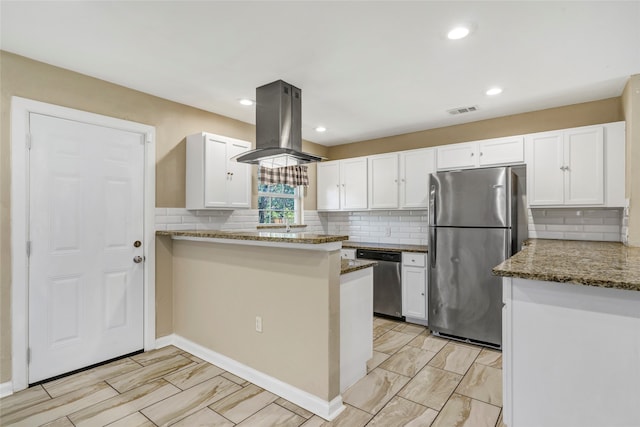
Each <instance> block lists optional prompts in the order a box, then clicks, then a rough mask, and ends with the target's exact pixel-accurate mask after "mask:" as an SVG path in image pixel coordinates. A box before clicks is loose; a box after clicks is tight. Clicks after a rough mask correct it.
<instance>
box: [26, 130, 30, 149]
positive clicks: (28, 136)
mask: <svg viewBox="0 0 640 427" xmlns="http://www.w3.org/2000/svg"><path fill="white" fill-rule="evenodd" d="M27 150H31V134H30V133H28V134H27Z"/></svg>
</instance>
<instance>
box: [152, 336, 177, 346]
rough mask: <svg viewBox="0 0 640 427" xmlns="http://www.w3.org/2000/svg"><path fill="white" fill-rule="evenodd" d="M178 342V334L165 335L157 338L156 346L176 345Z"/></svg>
mask: <svg viewBox="0 0 640 427" xmlns="http://www.w3.org/2000/svg"><path fill="white" fill-rule="evenodd" d="M175 342H176V335H175V334H171V335H165V336H164V337H160V338H156V348H162V347H166V346H168V345H174V344H175Z"/></svg>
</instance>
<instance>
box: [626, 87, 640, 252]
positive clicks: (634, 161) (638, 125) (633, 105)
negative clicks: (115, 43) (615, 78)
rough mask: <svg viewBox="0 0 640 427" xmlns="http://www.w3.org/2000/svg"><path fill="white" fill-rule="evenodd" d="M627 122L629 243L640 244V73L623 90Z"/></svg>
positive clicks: (632, 244) (631, 244)
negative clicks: (629, 201) (629, 202)
mask: <svg viewBox="0 0 640 427" xmlns="http://www.w3.org/2000/svg"><path fill="white" fill-rule="evenodd" d="M622 108H623V110H624V117H625V120H626V122H627V140H626V150H627V153H626V158H627V162H626V194H627V198H629V199H630V200H631V206H630V210H629V245H630V246H640V74H636V75H634V76H631V78H630V79H629V81H628V82H627V85H626V86H625V88H624V92H622Z"/></svg>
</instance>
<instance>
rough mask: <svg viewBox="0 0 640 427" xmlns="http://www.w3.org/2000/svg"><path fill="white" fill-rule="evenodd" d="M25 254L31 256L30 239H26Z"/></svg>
mask: <svg viewBox="0 0 640 427" xmlns="http://www.w3.org/2000/svg"><path fill="white" fill-rule="evenodd" d="M27 256H31V240H28V241H27Z"/></svg>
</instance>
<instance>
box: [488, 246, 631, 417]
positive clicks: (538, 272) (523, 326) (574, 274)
mask: <svg viewBox="0 0 640 427" xmlns="http://www.w3.org/2000/svg"><path fill="white" fill-rule="evenodd" d="M493 271H494V274H497V275H499V276H503V277H504V278H503V299H504V303H505V305H504V308H503V363H504V366H503V369H504V376H503V394H504V397H503V400H504V422H505V424H506V425H508V426H516V427H520V426H522V427H527V426H532V427H533V426H563V427H564V426H581V427H589V426H593V427H598V426H610V427H614V426H620V427H622V426H625V427H627V426H638V425H640V412H639V411H638V402H640V363H639V362H640V292H639V291H640V248H630V247H625V246H624V245H622V244H621V243H614V242H585V241H560V240H542V239H540V240H532V241H530V242H529V244H528V245H527V246H526V247H525V248H524V250H522V251H521V252H519V253H517V254H516V255H514V256H513V257H511V258H509V259H508V260H506V261H505V262H503V263H502V264H500V265H499V266H497V267H496V268H494V270H493Z"/></svg>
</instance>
